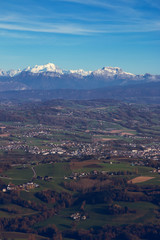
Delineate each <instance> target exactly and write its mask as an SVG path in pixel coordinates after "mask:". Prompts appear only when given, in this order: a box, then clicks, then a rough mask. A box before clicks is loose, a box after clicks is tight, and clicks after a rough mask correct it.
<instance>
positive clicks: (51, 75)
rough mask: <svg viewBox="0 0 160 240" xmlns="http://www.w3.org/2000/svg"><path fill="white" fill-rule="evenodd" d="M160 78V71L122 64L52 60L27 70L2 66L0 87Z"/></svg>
mask: <svg viewBox="0 0 160 240" xmlns="http://www.w3.org/2000/svg"><path fill="white" fill-rule="evenodd" d="M157 81H160V75H151V74H145V75H135V74H132V73H128V72H125V71H123V70H122V69H121V68H119V67H103V68H102V69H98V70H95V71H85V70H83V69H79V70H63V69H60V68H59V67H57V66H56V65H55V64H53V63H48V64H45V65H36V66H34V67H30V66H29V67H27V68H25V69H24V70H10V71H3V70H0V91H4V90H5V91H6V90H17V89H18V90H19V89H21V90H24V89H44V90H47V89H94V88H103V87H109V86H121V85H130V84H135V83H136V84H137V83H138V84H139V83H147V82H157Z"/></svg>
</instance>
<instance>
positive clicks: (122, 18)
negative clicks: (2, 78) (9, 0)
mask: <svg viewBox="0 0 160 240" xmlns="http://www.w3.org/2000/svg"><path fill="white" fill-rule="evenodd" d="M50 1H51V2H54V3H55V2H59V3H60V2H65V3H66V4H67V3H74V4H82V5H89V6H96V7H100V8H102V11H100V10H98V9H96V8H95V9H94V10H93V9H92V10H91V11H89V12H87V13H86V11H85V10H84V11H83V10H82V9H81V11H80V13H79V12H78V8H73V9H72V11H70V9H69V8H68V11H61V10H60V9H58V11H56V7H54V8H52V9H50V8H49V7H45V5H43V6H38V10H39V9H41V11H40V12H39V11H37V12H34V9H33V10H32V9H30V8H29V9H28V8H26V9H25V8H24V9H23V12H20V11H18V10H15V11H11V10H10V11H9V10H8V11H6V12H5V11H4V14H3V15H0V29H1V30H4V31H5V30H6V31H12V36H15V37H16V34H13V31H15V32H23V33H25V32H26V33H28V35H26V36H29V34H31V33H44V34H45V33H51V34H70V35H91V34H92V35H95V34H109V33H127V32H152V31H160V17H158V16H152V18H150V19H149V18H148V15H147V14H146V12H145V11H144V10H143V9H142V8H141V9H139V8H138V7H137V6H138V4H137V3H138V0H130V1H128V0H115V1H111V0H108V1H104V0H54V1H53V0H50ZM158 1H159V0H155V2H154V4H152V2H151V0H142V2H143V3H147V4H148V6H150V5H154V6H155V7H156V6H157V3H158ZM141 4H142V3H141ZM15 9H16V8H15ZM108 9H109V10H108ZM75 10H76V13H75ZM146 11H147V10H146ZM46 13H47V14H46ZM1 30H0V31H1ZM3 34H4V32H3ZM3 34H1V36H3ZM6 34H8V32H7V33H6ZM18 36H20V35H19V34H18V33H17V37H18ZM23 36H24V35H22V37H23ZM24 37H25V36H24Z"/></svg>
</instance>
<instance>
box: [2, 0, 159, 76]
mask: <svg viewBox="0 0 160 240" xmlns="http://www.w3.org/2000/svg"><path fill="white" fill-rule="evenodd" d="M48 62H53V63H55V64H56V65H57V66H59V67H60V68H63V69H79V68H83V69H85V70H95V69H98V68H102V67H103V66H113V67H114V66H118V67H121V68H123V69H124V70H125V71H128V72H132V73H135V74H141V73H142V74H143V73H146V72H150V73H152V74H160V1H159V0H7V1H0V69H5V70H8V69H18V68H20V69H23V68H25V67H27V66H28V65H30V66H34V65H36V64H37V65H42V64H46V63H48Z"/></svg>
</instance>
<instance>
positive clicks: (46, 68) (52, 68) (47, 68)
mask: <svg viewBox="0 0 160 240" xmlns="http://www.w3.org/2000/svg"><path fill="white" fill-rule="evenodd" d="M23 71H25V72H31V73H45V72H56V73H60V74H63V70H61V69H60V68H58V67H57V66H56V65H55V64H54V63H48V64H46V65H40V66H38V65H36V66H34V67H27V68H26V69H24V70H23Z"/></svg>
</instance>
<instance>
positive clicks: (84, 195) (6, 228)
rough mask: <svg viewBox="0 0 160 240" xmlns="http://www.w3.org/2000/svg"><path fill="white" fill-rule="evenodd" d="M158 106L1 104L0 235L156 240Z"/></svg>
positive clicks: (158, 215)
mask: <svg viewBox="0 0 160 240" xmlns="http://www.w3.org/2000/svg"><path fill="white" fill-rule="evenodd" d="M159 112H160V106H159V105H158V104H142V103H131V102H130V103H127V102H121V101H117V100H111V99H110V100H107V99H106V100H102V99H99V100H62V99H59V100H51V101H41V102H35V101H33V102H32V104H31V102H26V101H23V102H21V103H20V102H18V100H17V99H16V100H15V99H13V100H12V101H6V100H5V101H2V102H1V104H0V234H1V238H7V239H58V240H59V239H66V240H67V239H72V240H73V239H89V240H91V239H93V240H96V239H100V240H101V239H108V240H120V239H123V240H124V239H134V240H135V239H141V240H142V239H143V240H150V239H155V240H156V239H157V240H158V239H159V237H160V225H159V219H160V159H159V150H160V146H159V140H160V126H159Z"/></svg>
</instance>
